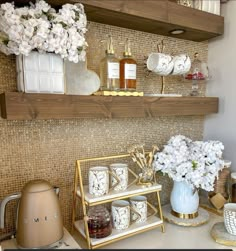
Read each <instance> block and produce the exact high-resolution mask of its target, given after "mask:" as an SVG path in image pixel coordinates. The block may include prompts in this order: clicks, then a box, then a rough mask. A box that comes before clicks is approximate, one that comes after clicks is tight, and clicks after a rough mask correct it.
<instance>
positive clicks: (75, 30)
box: [0, 0, 87, 63]
mask: <svg viewBox="0 0 236 251" xmlns="http://www.w3.org/2000/svg"><path fill="white" fill-rule="evenodd" d="M86 26H87V18H86V15H85V12H84V7H83V5H82V4H79V3H76V4H65V5H63V6H62V8H61V9H60V10H59V11H58V12H56V10H55V9H53V8H51V6H50V5H49V4H47V3H46V2H45V1H44V0H40V1H37V2H36V4H35V5H33V4H32V3H31V4H30V6H28V7H21V8H16V7H15V6H14V4H13V3H5V4H1V8H0V51H2V52H3V53H5V54H7V55H9V54H15V55H20V54H23V55H26V56H28V55H29V53H30V52H31V51H33V50H37V51H39V52H53V53H56V54H59V55H60V56H61V57H62V58H64V59H68V60H69V61H72V62H74V63H77V62H78V61H85V56H86V51H85V50H86V47H87V42H86V40H85V37H84V35H85V33H86V31H87V29H86Z"/></svg>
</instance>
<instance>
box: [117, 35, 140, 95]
mask: <svg viewBox="0 0 236 251" xmlns="http://www.w3.org/2000/svg"><path fill="white" fill-rule="evenodd" d="M136 72H137V63H136V61H135V60H134V59H133V58H132V53H131V49H130V43H129V40H128V39H127V40H126V43H125V51H124V57H123V59H121V60H120V89H122V90H127V91H134V90H136Z"/></svg>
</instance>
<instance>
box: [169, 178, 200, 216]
mask: <svg viewBox="0 0 236 251" xmlns="http://www.w3.org/2000/svg"><path fill="white" fill-rule="evenodd" d="M170 204H171V207H172V210H174V211H175V212H177V213H181V214H192V213H196V212H197V211H198V206H199V196H198V191H197V190H196V191H195V192H193V189H192V188H191V187H190V186H189V184H187V183H186V182H185V181H180V182H178V181H174V186H173V189H172V191H171V195H170Z"/></svg>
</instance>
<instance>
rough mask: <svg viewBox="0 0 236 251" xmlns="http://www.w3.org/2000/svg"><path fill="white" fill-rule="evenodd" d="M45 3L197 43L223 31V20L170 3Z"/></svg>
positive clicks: (69, 0) (18, 0)
mask: <svg viewBox="0 0 236 251" xmlns="http://www.w3.org/2000/svg"><path fill="white" fill-rule="evenodd" d="M5 2H6V0H0V3H5ZM8 2H12V1H10V0H8ZM14 2H15V4H16V5H21V6H22V5H25V4H28V3H29V1H26V0H15V1H14ZM32 2H34V1H33V0H32ZM47 2H48V3H49V4H51V5H52V6H55V7H56V6H61V5H63V4H65V3H72V4H73V3H78V2H79V3H82V4H83V5H84V6H85V13H86V15H87V18H88V20H90V21H94V22H98V23H104V24H109V25H115V26H119V27H124V28H129V29H133V30H139V31H144V32H150V33H154V34H160V35H164V36H171V37H176V38H181V39H186V40H192V41H197V42H200V41H204V40H208V39H211V38H213V37H216V36H220V35H222V34H223V32H224V17H222V16H220V15H215V14H211V13H208V12H205V11H201V10H197V9H194V8H189V7H186V6H182V5H179V4H177V3H175V2H173V1H171V0H145V1H138V0H48V1H47ZM174 29H184V30H185V32H184V33H183V34H179V35H172V34H171V33H170V31H171V30H174Z"/></svg>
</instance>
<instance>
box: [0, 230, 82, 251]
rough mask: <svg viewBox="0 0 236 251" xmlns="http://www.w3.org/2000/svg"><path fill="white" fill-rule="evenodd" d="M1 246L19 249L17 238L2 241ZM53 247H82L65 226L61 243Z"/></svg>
mask: <svg viewBox="0 0 236 251" xmlns="http://www.w3.org/2000/svg"><path fill="white" fill-rule="evenodd" d="M0 248H2V250H4V249H9V248H10V249H17V244H16V239H11V240H7V241H3V242H1V243H0ZM53 249H81V247H80V246H79V244H78V243H77V242H76V241H75V240H74V238H73V237H72V236H71V235H70V233H69V232H68V231H67V230H66V228H64V236H63V238H62V240H61V241H60V242H59V245H58V246H57V247H53ZM0 250H1V249H0Z"/></svg>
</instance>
